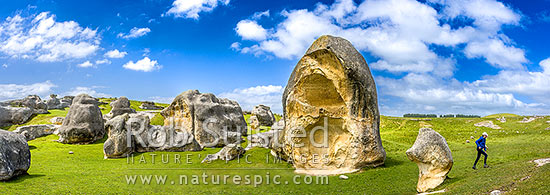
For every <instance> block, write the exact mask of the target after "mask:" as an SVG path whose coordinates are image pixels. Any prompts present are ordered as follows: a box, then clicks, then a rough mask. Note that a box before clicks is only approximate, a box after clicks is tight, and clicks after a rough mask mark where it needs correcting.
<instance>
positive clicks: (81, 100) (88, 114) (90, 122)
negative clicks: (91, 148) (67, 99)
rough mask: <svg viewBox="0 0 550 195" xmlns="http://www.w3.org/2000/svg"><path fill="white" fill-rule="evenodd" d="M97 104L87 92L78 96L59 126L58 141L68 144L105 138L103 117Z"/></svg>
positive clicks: (91, 141)
mask: <svg viewBox="0 0 550 195" xmlns="http://www.w3.org/2000/svg"><path fill="white" fill-rule="evenodd" d="M97 104H98V102H97V101H96V100H95V99H94V98H93V97H91V96H89V95H87V94H80V95H78V96H76V97H75V98H74V101H73V103H72V105H71V107H70V109H69V112H68V113H67V116H66V117H65V120H63V125H61V127H60V128H59V140H58V141H59V142H61V143H66V144H87V143H93V142H95V141H97V140H99V139H101V138H103V136H104V135H105V130H104V129H103V117H102V115H101V110H100V109H99V107H98V106H97Z"/></svg>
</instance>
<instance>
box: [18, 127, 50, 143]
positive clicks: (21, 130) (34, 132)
mask: <svg viewBox="0 0 550 195" xmlns="http://www.w3.org/2000/svg"><path fill="white" fill-rule="evenodd" d="M59 127H60V126H59V125H28V126H21V127H17V129H15V130H14V131H13V132H14V133H18V134H21V135H23V136H25V138H26V140H27V141H30V140H34V139H36V138H39V137H44V136H47V135H51V134H54V132H55V131H57V129H58V128H59Z"/></svg>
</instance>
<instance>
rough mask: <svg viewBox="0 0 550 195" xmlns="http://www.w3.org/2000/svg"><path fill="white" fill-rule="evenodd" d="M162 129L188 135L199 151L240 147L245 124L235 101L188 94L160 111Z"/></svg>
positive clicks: (190, 91)
mask: <svg viewBox="0 0 550 195" xmlns="http://www.w3.org/2000/svg"><path fill="white" fill-rule="evenodd" d="M161 115H162V116H163V117H164V126H168V127H172V128H174V129H176V130H179V131H187V132H189V133H191V134H192V135H193V136H194V137H195V139H196V140H197V142H198V143H199V144H200V145H201V146H203V147H214V146H216V147H221V146H224V145H227V144H233V143H240V142H241V141H242V139H241V136H242V135H246V131H247V129H246V121H245V120H244V116H243V114H242V110H241V107H240V106H239V104H238V103H237V102H236V101H232V100H229V99H224V98H217V97H216V96H214V94H211V93H200V92H199V91H198V90H189V91H186V92H183V93H182V94H180V95H178V96H177V97H176V98H175V99H174V101H173V102H172V103H171V104H170V106H168V107H166V108H165V109H164V110H162V112H161Z"/></svg>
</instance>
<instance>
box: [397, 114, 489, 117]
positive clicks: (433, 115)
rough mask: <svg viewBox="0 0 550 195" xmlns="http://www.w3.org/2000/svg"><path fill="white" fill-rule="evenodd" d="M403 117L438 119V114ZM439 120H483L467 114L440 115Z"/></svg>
mask: <svg viewBox="0 0 550 195" xmlns="http://www.w3.org/2000/svg"><path fill="white" fill-rule="evenodd" d="M403 117H409V118H438V116H437V114H413V113H408V114H404V115H403ZM439 118H481V116H478V115H467V114H456V115H455V114H445V115H439Z"/></svg>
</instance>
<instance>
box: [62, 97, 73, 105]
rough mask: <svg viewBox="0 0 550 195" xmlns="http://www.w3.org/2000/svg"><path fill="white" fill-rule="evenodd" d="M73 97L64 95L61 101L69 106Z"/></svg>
mask: <svg viewBox="0 0 550 195" xmlns="http://www.w3.org/2000/svg"><path fill="white" fill-rule="evenodd" d="M73 99H74V96H64V97H63V98H61V103H62V104H67V106H71V104H73Z"/></svg>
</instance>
